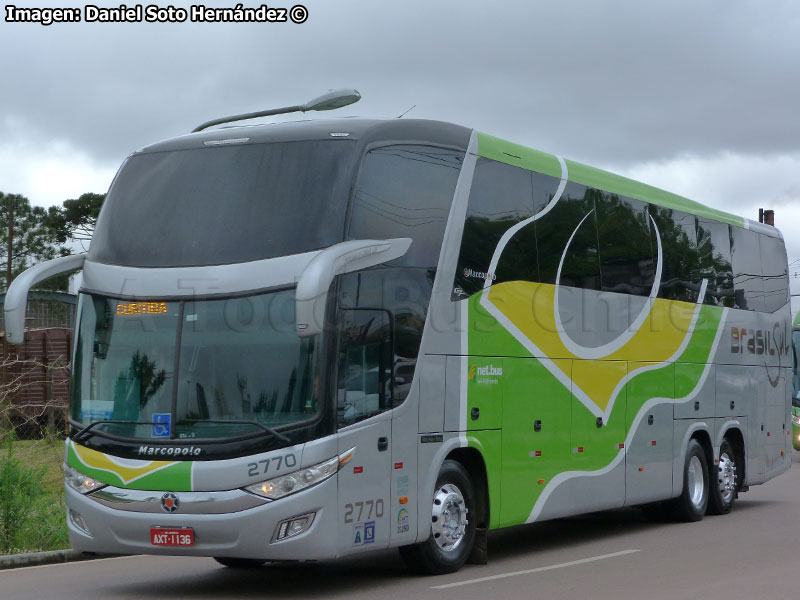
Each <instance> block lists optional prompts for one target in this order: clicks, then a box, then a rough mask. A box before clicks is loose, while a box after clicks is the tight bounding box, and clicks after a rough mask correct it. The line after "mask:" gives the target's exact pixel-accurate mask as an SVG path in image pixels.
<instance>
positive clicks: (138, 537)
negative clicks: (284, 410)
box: [66, 476, 338, 560]
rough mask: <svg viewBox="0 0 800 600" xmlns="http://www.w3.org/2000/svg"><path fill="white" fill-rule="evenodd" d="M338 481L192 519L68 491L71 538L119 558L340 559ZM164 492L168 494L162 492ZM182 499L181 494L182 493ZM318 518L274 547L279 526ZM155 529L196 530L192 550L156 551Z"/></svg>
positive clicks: (88, 548)
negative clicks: (127, 507) (120, 507)
mask: <svg viewBox="0 0 800 600" xmlns="http://www.w3.org/2000/svg"><path fill="white" fill-rule="evenodd" d="M336 486H337V478H336V477H335V476H334V477H331V478H330V479H328V480H326V481H324V482H322V483H320V484H319V485H316V486H314V487H312V488H309V489H307V490H304V491H302V492H298V493H297V494H294V495H292V496H287V497H285V498H281V499H279V500H276V501H274V502H269V503H267V504H263V505H261V506H257V507H254V508H248V509H246V510H241V511H238V512H230V513H218V514H188V513H182V512H181V511H180V509H178V511H177V512H174V513H171V514H169V513H167V512H163V511H162V512H160V513H158V512H152V511H151V512H135V511H130V510H118V509H116V508H112V507H110V506H107V505H104V504H101V503H100V502H98V501H96V500H93V499H92V498H91V497H90V496H85V495H82V494H79V493H78V492H76V491H75V490H73V489H72V488H69V487H67V489H66V504H67V513H68V515H67V523H68V528H69V538H70V542H71V544H72V547H73V548H74V549H75V550H78V551H83V552H101V553H114V554H163V555H176V556H224V557H236V558H260V559H264V560H317V559H324V558H335V557H337V556H338V549H337V522H336V514H337V511H336V498H337V493H336V491H337V487H336ZM159 493H163V492H159ZM178 495H179V496H180V494H178ZM70 511H74V512H76V513H78V514H79V515H80V516H81V517H82V519H83V522H84V523H85V525H86V526H87V528H88V530H89V532H90V534H91V535H87V534H86V533H84V532H83V531H81V530H80V529H79V528H78V527H76V525H75V523H74V522H73V519H72V518H71V517H70V515H69V513H70ZM312 512H313V513H316V516H315V518H314V521H313V523H312V524H311V527H310V528H309V529H308V530H307V531H305V532H303V533H301V534H298V535H296V536H294V537H291V538H288V539H285V540H281V541H278V542H272V539H273V537H274V535H275V531H276V529H277V527H278V525H279V524H280V523H281V522H282V521H284V520H286V519H290V518H292V517H295V516H298V515H302V514H306V513H312ZM152 527H191V528H192V529H193V530H194V535H195V543H194V545H193V546H190V547H164V546H153V545H152V544H151V541H150V529H151V528H152Z"/></svg>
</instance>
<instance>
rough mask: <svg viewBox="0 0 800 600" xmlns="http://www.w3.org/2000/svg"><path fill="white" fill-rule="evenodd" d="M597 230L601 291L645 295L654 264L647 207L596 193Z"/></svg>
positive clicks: (637, 202) (650, 282)
mask: <svg viewBox="0 0 800 600" xmlns="http://www.w3.org/2000/svg"><path fill="white" fill-rule="evenodd" d="M597 194H598V196H597V201H596V203H595V206H596V207H597V230H598V238H599V242H600V246H599V247H600V271H601V273H602V286H603V290H604V291H608V292H618V293H622V294H635V295H639V296H647V295H649V294H650V289H651V288H652V286H653V280H654V277H655V261H654V259H653V245H652V240H651V233H650V218H649V217H648V214H647V205H646V204H645V203H644V202H640V201H639V200H632V199H630V198H621V197H619V196H616V195H613V194H607V193H603V192H597Z"/></svg>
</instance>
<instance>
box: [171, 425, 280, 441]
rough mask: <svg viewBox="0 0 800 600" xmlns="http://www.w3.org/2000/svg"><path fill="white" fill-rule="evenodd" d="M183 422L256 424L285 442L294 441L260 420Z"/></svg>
mask: <svg viewBox="0 0 800 600" xmlns="http://www.w3.org/2000/svg"><path fill="white" fill-rule="evenodd" d="M181 423H230V424H233V425H255V426H256V427H260V428H261V429H263V430H264V432H265V433H269V434H270V435H272V436H273V437H276V438H278V439H279V440H280V441H282V442H283V443H284V444H290V443H291V442H292V438H290V437H288V436H285V435H283V434H282V433H281V432H280V431H277V430H275V429H273V428H272V427H267V426H266V425H264V424H263V423H259V422H258V421H238V420H237V421H231V420H227V419H218V420H217V419H191V420H190V419H184V420H183V421H181Z"/></svg>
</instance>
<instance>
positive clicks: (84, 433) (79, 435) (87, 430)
mask: <svg viewBox="0 0 800 600" xmlns="http://www.w3.org/2000/svg"><path fill="white" fill-rule="evenodd" d="M109 423H111V424H115V425H163V423H151V422H150V421H114V420H111V419H104V420H102V421H92V422H91V423H89V424H88V425H87V426H86V427H84V428H83V429H81V430H80V431H78V433H76V434H75V437H74V438H73V440H74V441H76V442H79V441H80V440H81V438H83V437H86V436H88V435H94V431H92V429H93V428H94V427H95V425H105V424H109Z"/></svg>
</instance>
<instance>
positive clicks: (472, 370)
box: [467, 365, 475, 381]
mask: <svg viewBox="0 0 800 600" xmlns="http://www.w3.org/2000/svg"><path fill="white" fill-rule="evenodd" d="M467 379H469V380H470V381H472V380H473V379H475V365H471V366H470V368H469V375H467Z"/></svg>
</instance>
